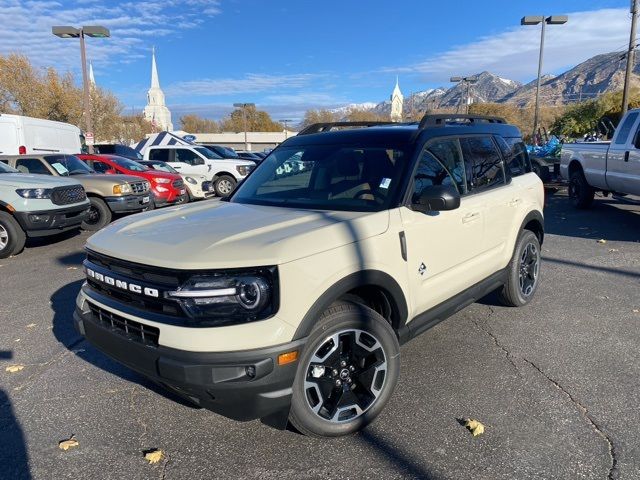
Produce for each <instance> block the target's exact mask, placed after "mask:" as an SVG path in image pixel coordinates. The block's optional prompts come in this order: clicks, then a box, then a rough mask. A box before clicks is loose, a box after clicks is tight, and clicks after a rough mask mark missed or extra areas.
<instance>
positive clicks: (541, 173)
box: [531, 161, 551, 183]
mask: <svg viewBox="0 0 640 480" xmlns="http://www.w3.org/2000/svg"><path fill="white" fill-rule="evenodd" d="M531 170H533V173H535V174H536V175H538V177H540V180H542V183H548V182H549V180H551V172H549V167H547V166H546V165H540V164H539V163H538V162H535V161H532V162H531Z"/></svg>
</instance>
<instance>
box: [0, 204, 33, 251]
mask: <svg viewBox="0 0 640 480" xmlns="http://www.w3.org/2000/svg"><path fill="white" fill-rule="evenodd" d="M26 241H27V235H26V234H25V233H24V230H22V227H20V224H19V223H18V222H17V221H16V219H15V218H13V217H12V216H11V215H10V214H9V213H7V212H0V258H7V257H9V256H11V255H17V254H18V253H20V252H21V251H22V249H23V248H24V244H25V242H26Z"/></svg>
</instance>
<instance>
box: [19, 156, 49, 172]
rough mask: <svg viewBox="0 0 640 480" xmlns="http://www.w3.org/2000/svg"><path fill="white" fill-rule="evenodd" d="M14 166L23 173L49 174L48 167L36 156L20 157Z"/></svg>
mask: <svg viewBox="0 0 640 480" xmlns="http://www.w3.org/2000/svg"><path fill="white" fill-rule="evenodd" d="M16 168H17V169H18V170H20V171H21V172H23V173H40V174H43V175H51V172H50V171H49V169H48V168H47V167H45V166H44V164H43V163H42V162H41V161H40V160H39V159H37V158H21V159H19V160H18V161H17V162H16Z"/></svg>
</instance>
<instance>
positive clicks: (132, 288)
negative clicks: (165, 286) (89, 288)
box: [87, 268, 160, 298]
mask: <svg viewBox="0 0 640 480" xmlns="http://www.w3.org/2000/svg"><path fill="white" fill-rule="evenodd" d="M87 277H91V278H93V279H94V280H95V281H96V282H101V283H104V284H106V285H109V286H112V287H116V288H120V289H121V290H127V291H129V292H133V293H137V294H139V295H146V296H147V297H156V298H157V297H159V296H160V292H159V291H158V289H157V288H149V287H144V286H142V285H138V284H136V283H131V282H126V281H124V280H118V279H116V278H113V277H110V276H109V275H104V274H102V273H100V272H96V271H95V270H92V269H90V268H87Z"/></svg>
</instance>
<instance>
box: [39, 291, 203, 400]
mask: <svg viewBox="0 0 640 480" xmlns="http://www.w3.org/2000/svg"><path fill="white" fill-rule="evenodd" d="M83 282H84V280H78V281H75V282H72V283H69V284H67V285H65V286H64V287H62V288H60V289H58V290H57V291H56V292H54V294H53V295H52V296H51V299H50V300H51V308H52V309H53V312H54V315H53V334H54V336H55V337H56V339H57V340H58V341H59V342H60V343H61V344H62V345H64V346H65V347H66V348H68V349H69V350H71V351H72V352H73V353H74V354H75V355H76V356H78V357H80V358H81V359H82V360H84V361H86V362H88V363H90V364H92V365H94V366H96V367H98V368H100V369H102V370H104V371H106V372H109V373H112V374H113V375H117V376H118V377H120V378H121V379H123V380H126V381H128V382H132V383H136V384H138V385H140V386H142V387H144V388H148V389H149V390H152V391H153V392H155V393H158V394H160V395H162V396H163V397H165V398H167V399H169V400H172V401H174V402H177V403H179V404H181V405H184V406H186V407H190V408H200V407H197V406H196V405H194V404H193V403H190V402H188V401H187V400H184V399H183V398H181V397H179V396H177V395H175V394H173V393H172V392H170V391H168V390H165V389H163V388H162V387H161V386H159V385H156V384H155V383H153V382H152V381H150V380H148V379H146V378H145V377H143V376H141V375H138V374H137V373H136V372H134V371H133V370H130V369H129V368H127V367H125V366H124V365H120V364H119V363H117V362H115V361H113V360H111V359H110V358H109V357H107V356H106V355H104V354H103V353H102V352H100V351H99V350H97V349H96V348H94V347H93V346H92V345H91V344H90V343H88V342H84V344H83V345H82V348H78V345H79V344H80V343H82V342H83V341H84V338H83V337H82V335H80V334H79V333H78V332H76V330H75V328H74V326H73V312H74V310H75V306H76V297H77V295H78V292H79V291H80V287H81V286H82V283H83Z"/></svg>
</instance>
